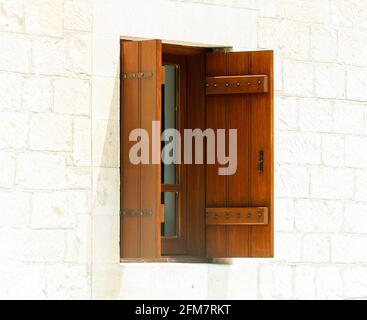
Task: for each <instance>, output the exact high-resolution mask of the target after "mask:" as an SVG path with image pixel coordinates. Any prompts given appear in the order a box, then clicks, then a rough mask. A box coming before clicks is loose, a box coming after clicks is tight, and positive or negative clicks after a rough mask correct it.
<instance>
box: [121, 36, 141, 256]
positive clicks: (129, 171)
mask: <svg viewBox="0 0 367 320" xmlns="http://www.w3.org/2000/svg"><path fill="white" fill-rule="evenodd" d="M138 69H139V45H138V43H137V42H133V41H121V74H123V73H124V72H136V71H137V70H138ZM121 89H122V90H121V139H120V140H121V155H120V156H121V210H123V209H129V208H136V209H138V208H140V166H136V165H133V164H131V162H130V161H129V150H130V147H131V146H132V143H131V142H129V139H128V137H129V133H130V131H131V130H133V129H136V128H138V127H139V125H140V120H139V119H140V113H139V83H138V81H121ZM120 221H121V228H120V230H121V241H120V250H121V257H124V258H135V257H140V217H131V216H125V215H121V220H120Z"/></svg>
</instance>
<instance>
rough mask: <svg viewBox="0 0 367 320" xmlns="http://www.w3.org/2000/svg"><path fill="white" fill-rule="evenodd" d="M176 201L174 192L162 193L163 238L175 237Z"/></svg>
mask: <svg viewBox="0 0 367 320" xmlns="http://www.w3.org/2000/svg"><path fill="white" fill-rule="evenodd" d="M177 200H178V199H177V193H176V192H162V201H161V202H162V210H164V215H163V216H164V222H162V230H161V235H162V236H164V237H175V236H177V206H178V202H177Z"/></svg>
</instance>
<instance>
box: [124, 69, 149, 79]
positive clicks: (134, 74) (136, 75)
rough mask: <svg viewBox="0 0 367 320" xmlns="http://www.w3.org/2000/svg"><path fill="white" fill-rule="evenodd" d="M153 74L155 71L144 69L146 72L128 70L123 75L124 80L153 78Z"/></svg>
mask: <svg viewBox="0 0 367 320" xmlns="http://www.w3.org/2000/svg"><path fill="white" fill-rule="evenodd" d="M152 76H153V72H151V71H144V72H127V73H124V74H123V75H122V78H123V79H124V80H129V79H146V78H151V77H152Z"/></svg>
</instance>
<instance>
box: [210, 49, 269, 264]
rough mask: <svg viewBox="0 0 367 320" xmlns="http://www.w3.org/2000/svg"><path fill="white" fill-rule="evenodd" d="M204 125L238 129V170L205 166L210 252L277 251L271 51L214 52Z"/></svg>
mask: <svg viewBox="0 0 367 320" xmlns="http://www.w3.org/2000/svg"><path fill="white" fill-rule="evenodd" d="M206 61H207V62H206V77H207V78H206V82H207V85H206V86H207V87H206V127H207V128H213V129H220V128H223V129H227V130H228V129H237V148H238V149H237V153H238V155H237V172H236V173H235V174H234V175H231V176H220V175H218V165H217V164H215V165H207V168H206V250H207V256H208V257H272V256H273V220H274V219H273V134H272V132H273V52H272V51H257V52H229V53H222V52H218V53H210V54H207V59H206Z"/></svg>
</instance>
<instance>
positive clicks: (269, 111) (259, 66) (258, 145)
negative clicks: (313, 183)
mask: <svg viewBox="0 0 367 320" xmlns="http://www.w3.org/2000/svg"><path fill="white" fill-rule="evenodd" d="M251 72H252V74H267V75H269V92H268V93H267V94H256V95H252V96H251V124H250V128H251V133H252V140H251V164H250V165H251V175H250V176H251V182H250V184H251V195H250V202H251V205H252V206H268V207H269V224H268V225H266V226H252V227H251V250H250V251H251V256H253V257H272V256H273V254H274V252H273V246H274V245H273V238H274V234H273V225H274V215H273V212H274V209H273V188H274V187H273V170H274V168H273V161H274V159H273V100H274V94H273V92H274V91H273V90H274V89H273V81H274V80H273V79H274V76H273V52H272V51H258V52H252V54H251ZM260 150H264V157H265V158H264V171H263V173H259V172H258V170H257V163H258V160H259V152H260Z"/></svg>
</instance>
